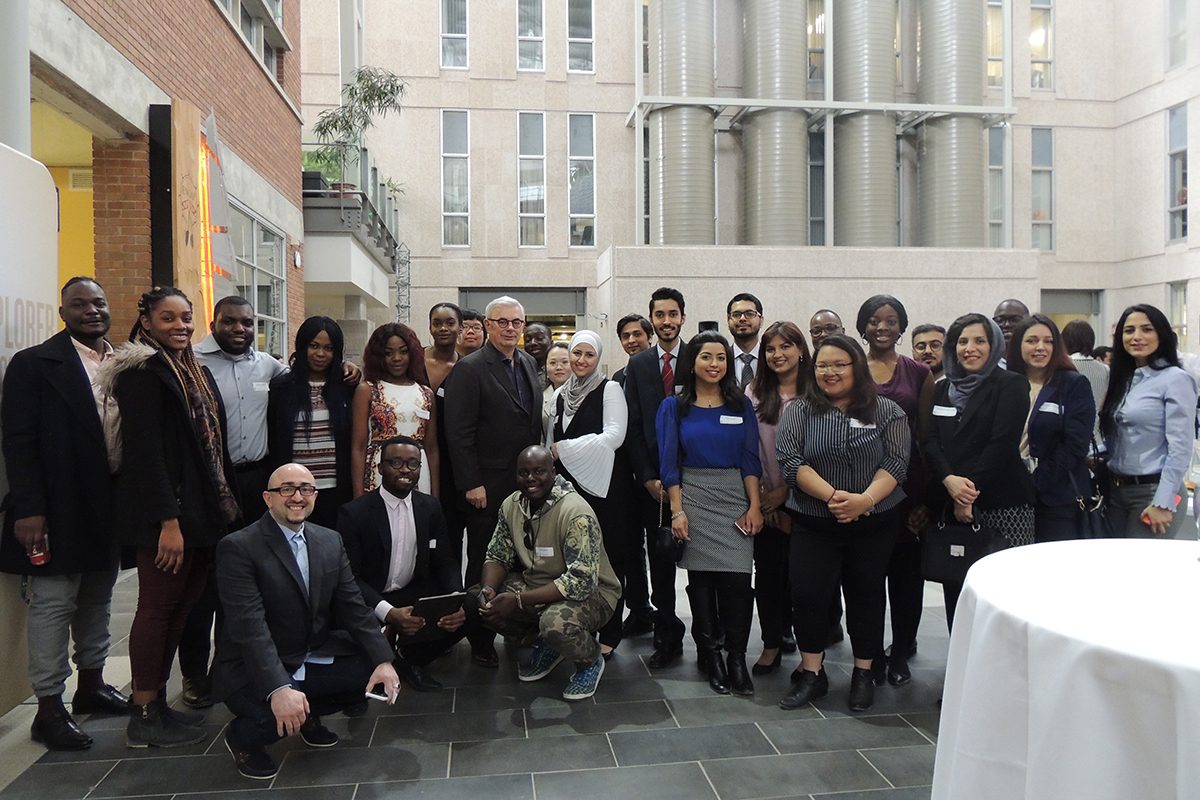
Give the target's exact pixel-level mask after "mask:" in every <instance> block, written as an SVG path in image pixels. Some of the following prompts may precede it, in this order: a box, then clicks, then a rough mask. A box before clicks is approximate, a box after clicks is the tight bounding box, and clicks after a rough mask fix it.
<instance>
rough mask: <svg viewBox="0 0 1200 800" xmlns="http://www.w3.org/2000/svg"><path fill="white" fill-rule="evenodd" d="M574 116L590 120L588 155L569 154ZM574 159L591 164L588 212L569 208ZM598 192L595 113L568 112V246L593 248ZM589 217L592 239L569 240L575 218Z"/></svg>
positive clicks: (594, 244)
mask: <svg viewBox="0 0 1200 800" xmlns="http://www.w3.org/2000/svg"><path fill="white" fill-rule="evenodd" d="M576 117H587V118H588V120H589V121H590V122H591V128H592V136H591V139H592V151H591V152H592V154H591V155H590V156H577V155H572V154H571V121H572V120H573V119H574V118H576ZM576 161H587V162H590V163H591V166H592V211H591V213H590V214H582V213H576V212H575V211H573V210H572V208H571V201H572V200H573V199H574V198H573V197H572V192H571V168H572V164H573V163H574V162H576ZM599 196H600V193H599V192H598V191H597V190H596V115H595V114H593V113H578V114H575V113H569V114H567V245H568V247H581V248H582V247H587V248H595V246H596V226H597V220H598V218H599V215H598V214H597V213H596V211H597V209H596V198H598V197H599ZM577 219H591V221H592V240H591V242H590V243H586V244H585V243H582V242H581V243H579V244H575V243H574V242H573V241H572V240H571V233H572V232H573V231H574V228H575V220H577Z"/></svg>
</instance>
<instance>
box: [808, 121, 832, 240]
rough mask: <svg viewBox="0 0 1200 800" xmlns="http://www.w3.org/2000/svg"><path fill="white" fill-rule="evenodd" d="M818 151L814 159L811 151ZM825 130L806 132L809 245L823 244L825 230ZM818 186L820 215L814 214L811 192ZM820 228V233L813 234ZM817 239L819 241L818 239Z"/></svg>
mask: <svg viewBox="0 0 1200 800" xmlns="http://www.w3.org/2000/svg"><path fill="white" fill-rule="evenodd" d="M814 143H819V149H818V148H817V147H813V144H814ZM818 152H819V153H820V159H819V160H814V159H813V153H818ZM825 166H826V162H825V131H824V129H821V130H815V131H809V133H808V244H809V246H811V247H824V246H825V232H826V230H827V228H826V224H825V220H826V216H827V215H828V212H829V208H828V205H829V204H828V203H827V202H826V200H827V198H826V197H825ZM818 169H819V170H820V171H821V174H820V176H817V175H816V172H815V171H816V170H818ZM814 186H816V187H819V188H820V191H821V195H820V199H821V213H820V216H817V215H816V214H815V212H816V210H817V204H816V203H814V202H813V198H814V197H816V195H815V194H813V187H814ZM818 230H820V232H821V235H820V236H816V235H814V234H815V233H816V231H818ZM818 240H819V241H818Z"/></svg>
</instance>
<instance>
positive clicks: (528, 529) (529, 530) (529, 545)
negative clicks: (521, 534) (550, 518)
mask: <svg viewBox="0 0 1200 800" xmlns="http://www.w3.org/2000/svg"><path fill="white" fill-rule="evenodd" d="M533 541H534V540H533V522H532V521H531V520H525V549H526V550H533Z"/></svg>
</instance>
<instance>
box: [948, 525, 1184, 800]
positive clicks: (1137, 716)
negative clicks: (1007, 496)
mask: <svg viewBox="0 0 1200 800" xmlns="http://www.w3.org/2000/svg"><path fill="white" fill-rule="evenodd" d="M1198 556H1200V545H1198V544H1197V543H1196V542H1195V541H1162V540H1138V539H1101V540H1091V541H1071V542H1049V543H1046V544H1038V545H1032V546H1028V547H1018V548H1013V549H1010V550H1004V551H1002V552H999V553H996V554H994V555H991V556H988V557H987V558H985V559H983V560H981V561H980V562H978V563H977V564H976V565H975V566H974V567H972V569H971V571H970V572H969V573H968V575H967V580H966V584H965V586H964V588H963V592H962V595H961V597H960V598H959V602H958V608H957V611H956V613H955V616H954V632H953V635H952V636H951V637H950V654H949V658H948V660H947V664H946V685H945V694H944V697H943V706H942V715H941V723H940V726H939V732H938V744H937V756H936V759H935V764H934V776H933V798H934V800H991V798H995V799H996V800H1018V798H1029V799H1030V800H1064V798H1087V800H1105V799H1106V798H1113V799H1114V800H1116V799H1117V798H1121V800H1129V798H1148V799H1149V798H1153V800H1169V799H1170V798H1180V799H1181V800H1182V798H1200V559H1198Z"/></svg>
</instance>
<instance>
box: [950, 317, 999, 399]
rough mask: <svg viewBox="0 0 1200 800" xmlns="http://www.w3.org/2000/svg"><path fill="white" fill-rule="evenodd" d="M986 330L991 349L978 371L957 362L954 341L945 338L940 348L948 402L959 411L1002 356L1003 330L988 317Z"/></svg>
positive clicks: (956, 348)
mask: <svg viewBox="0 0 1200 800" xmlns="http://www.w3.org/2000/svg"><path fill="white" fill-rule="evenodd" d="M973 324H974V323H973ZM968 327H970V326H968ZM987 332H988V344H990V345H991V351H990V352H989V353H988V358H987V362H985V363H984V365H983V369H981V370H979V372H967V371H966V370H965V369H963V366H962V364H960V363H958V347H957V344H956V343H955V342H951V341H949V340H947V341H946V346H945V347H944V348H943V349H942V370H943V372H944V373H945V375H946V379H947V380H948V381H950V402H951V403H953V404H954V407H955V408H957V409H958V410H959V411H962V410H963V409H965V408H966V407H967V401H969V400H970V399H971V395H972V394H974V393H975V390H976V389H978V388H979V387H980V386H982V385H983V382H984V381H986V380H987V379H988V376H990V375H991V374H992V372H993V371H994V370H995V369H996V366H997V365H998V364H999V363H1000V359H1002V358H1004V332H1003V331H1001V330H1000V326H999V325H997V324H996V321H995V320H993V319H988V327H987Z"/></svg>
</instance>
